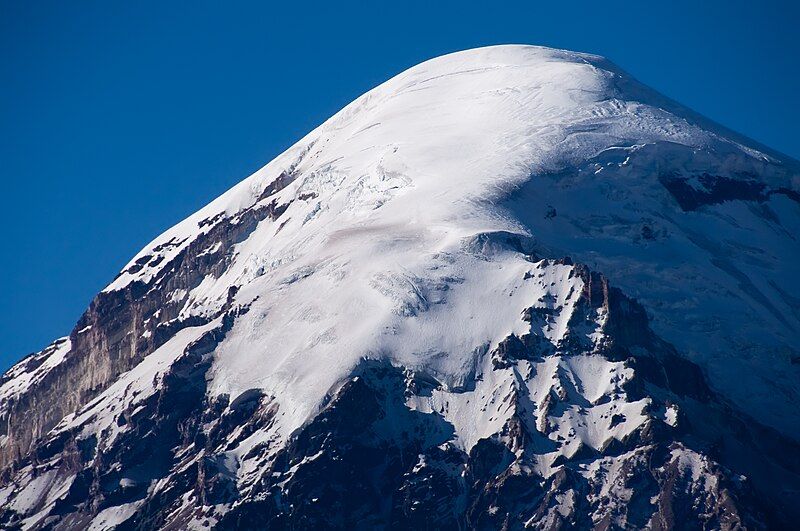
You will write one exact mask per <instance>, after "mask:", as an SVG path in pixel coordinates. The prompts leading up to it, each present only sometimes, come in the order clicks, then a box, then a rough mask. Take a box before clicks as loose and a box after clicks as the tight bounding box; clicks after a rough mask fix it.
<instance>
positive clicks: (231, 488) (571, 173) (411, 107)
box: [0, 46, 800, 529]
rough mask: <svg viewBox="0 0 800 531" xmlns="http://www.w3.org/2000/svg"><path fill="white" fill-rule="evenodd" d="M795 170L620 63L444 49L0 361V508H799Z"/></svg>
mask: <svg viewBox="0 0 800 531" xmlns="http://www.w3.org/2000/svg"><path fill="white" fill-rule="evenodd" d="M798 190H800V165H799V164H798V163H797V162H796V161H793V160H791V159H789V158H788V157H785V156H783V155H781V154H778V153H774V152H772V151H770V150H768V149H766V148H764V147H763V146H758V145H755V144H754V143H753V142H752V141H750V140H747V139H745V138H742V137H740V136H738V135H736V134H734V133H732V132H730V131H727V130H725V129H723V128H721V127H720V126H717V125H715V124H713V123H712V122H710V121H708V120H706V119H704V118H702V117H701V116H698V115H696V114H695V113H693V112H691V111H689V110H687V109H685V108H683V107H681V106H680V105H678V104H677V103H675V102H673V101H671V100H669V99H667V98H665V97H663V96H660V95H659V94H657V93H656V92H654V91H653V90H651V89H649V88H647V87H645V86H643V85H641V84H640V83H638V82H637V81H635V80H634V79H632V78H631V77H629V76H628V75H627V74H625V73H624V72H622V71H621V70H620V69H618V68H617V67H615V66H614V65H613V64H611V63H610V62H608V61H606V60H605V59H603V58H601V57H597V56H593V55H587V54H580V53H573V52H567V51H561V50H552V49H547V48H540V47H532V46H495V47H489V48H481V49H476V50H469V51H464V52H459V53H454V54H450V55H447V56H443V57H439V58H436V59H433V60H430V61H427V62H425V63H422V64H420V65H418V66H416V67H413V68H411V69H409V70H407V71H405V72H403V73H401V74H399V75H398V76H396V77H394V78H392V79H390V80H389V81H387V82H386V83H384V84H382V85H380V86H378V87H377V88H375V89H373V90H371V91H370V92H368V93H366V94H364V95H363V96H361V97H360V98H358V99H356V100H355V101H354V102H352V103H351V104H350V105H348V106H347V107H345V108H344V109H342V110H341V111H340V112H338V113H337V114H336V115H334V116H333V117H331V118H330V119H329V120H328V121H326V122H325V123H324V124H322V125H321V126H320V127H318V128H317V129H315V130H314V131H312V132H311V133H309V134H308V135H306V137H304V138H303V139H302V140H300V141H299V142H298V143H297V144H295V145H294V146H293V147H291V148H290V149H289V150H287V151H286V152H285V153H283V154H282V155H280V156H279V157H278V158H276V159H275V160H273V161H272V162H270V163H269V164H267V165H266V166H265V167H264V168H262V169H261V170H259V171H257V172H256V173H255V174H253V175H251V176H250V177H248V178H247V179H245V180H244V181H242V182H241V183H240V184H239V185H237V186H235V187H234V188H232V189H231V190H229V191H228V192H226V193H225V194H223V195H222V196H221V197H219V198H218V199H216V200H215V201H213V202H212V203H210V204H209V205H208V206H206V207H205V208H203V209H202V210H200V211H199V212H197V213H196V214H194V215H192V216H191V217H189V218H187V219H186V220H184V221H182V222H181V223H179V224H178V225H176V226H175V227H173V228H171V229H170V230H168V231H167V232H165V233H164V234H162V235H161V236H159V237H158V238H156V239H155V240H154V241H153V242H151V243H150V244H149V245H147V246H146V247H145V248H144V249H143V250H142V251H140V252H139V253H138V254H137V255H136V256H135V257H134V258H133V259H132V260H131V261H130V263H129V264H128V265H126V266H125V268H124V269H123V271H122V272H121V273H120V274H119V275H118V276H117V278H116V279H114V280H113V282H111V284H109V285H108V287H106V288H105V289H104V290H103V291H102V292H100V293H99V294H98V295H97V296H96V297H95V299H94V300H93V301H92V303H91V305H90V307H89V308H88V309H87V310H86V312H85V313H84V315H83V316H82V317H81V318H80V320H79V321H78V323H77V325H76V326H75V328H74V330H73V331H72V332H71V334H70V335H69V336H68V337H65V338H61V339H58V340H56V341H55V342H54V343H53V344H52V345H50V346H49V347H47V348H46V349H44V350H43V351H41V352H39V353H36V354H32V355H31V356H29V357H27V358H25V359H24V360H22V361H21V362H20V363H18V364H17V365H15V366H14V367H12V368H11V369H10V370H9V371H8V372H7V373H6V374H5V375H4V376H3V378H2V380H0V418H1V419H2V421H3V422H2V427H0V466H2V470H3V472H2V482H0V485H2V487H0V525H1V526H3V527H4V528H10V529H14V528H22V529H75V528H91V529H155V528H164V529H188V528H198V527H212V528H218V529H233V528H270V529H282V528H298V529H304V528H313V529H320V528H354V527H366V528H372V527H377V528H431V529H464V528H475V529H499V528H506V529H518V528H523V527H535V528H570V527H580V528H592V527H597V528H603V529H605V528H642V527H651V528H659V529H662V528H672V527H680V528H683V527H689V528H694V527H705V528H731V529H732V528H741V527H747V528H750V527H752V528H759V527H765V526H776V527H780V526H788V525H789V524H790V522H793V521H796V519H797V518H800V512H798V508H797V507H796V503H795V502H796V499H795V498H796V493H797V492H798V491H800V490H798V489H800V461H798V457H797V456H798V455H800V453H798V450H800V412H799V411H798V408H797V405H798V404H799V403H800V352H798V350H797V348H798V347H797V345H798V344H800V288H798V284H797V283H795V282H793V280H794V279H796V278H798V277H800V260H799V258H800V245H798V242H797V240H796V235H798V234H800V192H799V191H798Z"/></svg>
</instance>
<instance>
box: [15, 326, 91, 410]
mask: <svg viewBox="0 0 800 531" xmlns="http://www.w3.org/2000/svg"><path fill="white" fill-rule="evenodd" d="M83 331H84V330H81V332H83ZM71 348H72V344H71V342H70V339H69V338H68V337H62V338H59V339H56V340H55V341H53V343H51V344H50V346H48V347H47V348H45V349H44V350H42V351H41V352H38V353H36V354H32V355H31V356H28V357H27V358H25V359H23V360H22V361H20V362H19V363H17V364H16V365H14V366H13V367H11V368H10V369H9V370H8V371H7V372H6V373H5V374H4V375H3V381H2V383H0V404H3V405H5V406H7V405H8V404H9V403H10V402H11V401H12V400H13V399H14V397H17V396H19V395H21V394H23V393H24V392H25V391H27V390H28V388H30V387H31V386H32V385H35V384H36V382H38V381H41V380H42V379H43V378H44V377H45V376H46V375H47V373H49V372H50V371H51V370H52V369H53V368H54V367H56V366H58V365H59V364H60V363H61V362H62V361H64V360H65V359H66V357H67V355H68V354H69V352H70V349H71ZM31 367H32V368H31Z"/></svg>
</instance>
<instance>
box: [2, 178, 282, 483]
mask: <svg viewBox="0 0 800 531" xmlns="http://www.w3.org/2000/svg"><path fill="white" fill-rule="evenodd" d="M288 182H290V177H289V176H287V177H286V178H284V179H283V180H280V183H277V184H276V185H275V186H273V187H272V188H271V189H269V190H267V191H265V192H264V193H263V194H262V195H263V199H267V198H268V197H269V196H270V195H272V194H274V193H275V192H276V191H278V190H280V189H281V188H282V187H283V186H285V185H286V184H287V183H288ZM285 208H286V206H285V205H282V206H279V205H277V203H276V202H275V201H271V202H265V204H264V205H263V206H257V207H254V208H250V209H247V210H244V211H243V212H241V213H239V214H237V215H235V216H233V217H230V218H228V217H224V216H222V217H217V218H215V219H207V220H203V221H201V223H200V225H201V226H204V227H206V230H205V232H203V233H202V234H201V236H200V237H198V238H197V239H195V240H193V241H192V242H190V243H189V244H188V245H186V246H185V247H183V248H182V249H181V250H180V252H178V253H177V255H176V256H174V257H173V258H172V259H171V260H169V262H166V263H161V260H162V257H161V256H160V255H159V252H160V251H164V250H165V248H169V247H171V246H179V245H180V244H181V243H183V242H180V241H170V242H168V243H167V244H161V245H159V246H156V247H154V248H153V250H152V254H147V255H145V256H143V257H142V258H141V259H139V260H137V261H136V262H135V263H134V264H133V265H132V266H131V267H129V268H128V269H127V270H125V271H123V272H122V273H120V274H124V273H126V272H128V273H130V272H136V271H139V270H141V268H142V267H144V266H151V267H152V266H154V265H158V266H159V268H158V274H157V275H156V276H154V277H153V278H152V279H149V281H148V282H142V281H134V282H131V283H129V284H128V285H126V286H125V287H124V288H123V289H120V290H113V291H103V292H101V293H99V294H98V295H97V296H96V297H95V299H94V300H93V301H92V302H91V304H90V305H89V308H88V309H87V310H86V312H85V313H84V314H83V315H82V316H81V318H80V319H79V321H78V323H77V324H76V325H75V328H74V329H73V331H72V333H71V334H70V336H69V342H70V348H69V351H68V353H66V354H65V355H64V356H63V360H62V361H60V362H59V363H57V364H54V365H53V366H52V367H50V368H49V369H48V370H47V371H46V372H43V373H42V374H41V375H39V377H38V378H37V379H34V380H32V381H31V383H30V385H29V386H27V387H25V388H23V389H19V390H15V391H14V392H13V393H10V396H8V397H5V398H4V400H3V402H2V403H0V421H2V422H0V436H4V437H5V438H4V439H2V441H3V443H2V444H1V445H0V471H2V470H5V469H7V468H8V467H9V466H13V463H14V461H16V460H19V459H20V458H22V457H24V456H25V454H26V453H27V452H28V451H29V449H30V447H31V444H32V443H33V442H34V441H36V440H37V439H38V438H39V437H41V436H42V435H44V434H46V433H47V432H48V431H49V430H50V429H51V428H53V426H55V425H56V423H58V421H60V420H61V419H62V418H64V417H65V416H67V415H69V414H71V413H74V412H76V411H77V410H78V409H80V407H81V406H83V405H85V404H87V403H88V402H90V401H91V400H92V399H93V398H95V397H96V396H97V395H98V394H99V393H100V392H102V391H103V390H104V389H106V388H107V387H108V385H109V384H110V383H112V382H113V381H114V379H115V378H116V377H117V376H119V375H120V374H122V373H123V372H125V371H128V370H130V369H131V368H133V367H135V366H136V365H137V364H138V363H139V362H141V361H142V360H143V359H144V358H145V357H146V356H148V355H149V354H150V353H152V352H153V351H154V350H156V349H157V348H158V347H160V346H161V345H163V344H164V343H165V342H167V340H169V339H170V338H172V337H174V335H175V334H176V333H177V332H178V331H180V330H181V329H183V328H186V327H195V326H199V325H202V324H206V323H208V322H211V321H212V320H213V319H214V318H216V317H217V316H218V315H221V314H223V313H224V312H225V311H227V310H228V309H229V305H230V301H231V300H232V297H233V295H234V294H235V290H236V288H235V287H231V288H230V293H229V297H228V300H227V301H226V303H225V304H223V305H221V306H220V307H219V308H218V309H217V310H216V311H215V312H213V313H208V314H198V313H187V312H182V309H183V307H184V302H185V298H186V296H187V294H188V293H190V292H191V291H192V290H193V289H195V288H196V287H197V286H198V285H200V283H201V282H202V281H203V279H204V278H206V277H208V276H211V277H218V276H219V275H220V274H221V273H222V272H223V271H224V270H225V268H226V266H227V264H228V259H229V258H230V254H231V252H232V249H233V247H234V246H235V245H236V244H237V243H239V242H241V241H243V240H244V239H246V238H247V236H248V235H249V234H250V233H251V232H252V231H253V230H254V229H255V227H256V226H257V225H258V224H259V223H260V222H262V221H264V220H271V221H275V220H276V219H277V218H278V217H279V216H280V214H281V213H282V212H283V211H284V210H285ZM57 346H58V343H56V344H54V345H53V346H51V347H48V349H45V350H44V351H43V352H42V353H40V354H36V355H32V356H31V357H30V358H29V359H28V360H26V361H23V362H21V363H20V365H19V366H17V367H15V368H14V369H12V370H11V371H10V373H12V374H15V377H17V378H19V376H20V375H19V374H16V373H22V374H24V373H32V372H33V371H35V370H36V369H37V368H38V365H37V364H41V360H40V358H42V357H43V356H46V355H47V354H48V351H49V350H53V349H55V348H56V347H57ZM37 360H38V361H37ZM7 379H8V378H7ZM0 388H2V382H0ZM0 473H2V472H0Z"/></svg>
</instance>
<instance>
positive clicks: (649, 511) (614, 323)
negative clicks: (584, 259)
mask: <svg viewBox="0 0 800 531" xmlns="http://www.w3.org/2000/svg"><path fill="white" fill-rule="evenodd" d="M551 262H552V264H554V265H564V264H567V265H568V266H569V267H570V272H569V273H568V275H570V276H575V277H577V278H580V279H581V281H582V285H583V286H584V288H583V289H582V291H581V292H580V294H579V295H578V297H579V300H578V301H576V304H575V305H574V307H573V310H572V313H571V315H570V320H569V321H570V325H571V326H570V332H569V333H567V334H565V335H564V336H563V337H561V338H560V339H558V340H556V341H548V340H546V339H544V338H543V337H542V336H541V335H539V332H537V331H538V330H541V328H539V327H538V326H533V325H532V326H531V332H530V333H528V334H524V335H522V336H521V337H516V336H513V335H512V336H509V337H508V338H507V340H505V341H503V342H502V343H501V344H500V345H498V346H497V348H495V349H493V350H492V351H490V352H487V353H486V361H487V365H486V367H487V371H488V372H485V373H482V374H480V375H478V376H476V377H477V382H476V384H475V386H473V387H472V389H460V390H452V389H448V388H446V387H445V386H443V384H441V383H439V382H438V381H437V380H436V379H435V378H432V377H431V376H430V375H425V374H422V373H418V372H415V371H413V370H408V369H404V368H402V367H396V366H392V365H391V364H388V363H386V362H383V361H367V360H365V361H364V362H363V363H362V364H361V365H360V366H359V367H358V368H357V369H356V370H355V371H354V373H353V374H352V375H351V377H350V378H348V379H347V380H346V381H345V382H344V383H343V384H342V385H341V386H340V387H338V388H337V389H333V390H331V395H330V399H329V401H328V403H327V404H326V405H325V406H324V407H323V409H322V410H321V411H320V412H319V413H318V414H317V415H316V416H315V417H314V418H313V419H312V420H311V421H310V422H309V423H308V424H306V425H305V426H303V427H302V429H300V430H299V431H297V432H296V433H294V434H293V435H292V436H291V437H290V438H289V439H288V440H280V439H276V438H274V437H270V436H269V435H268V434H269V433H271V430H272V428H273V427H274V425H275V422H276V420H277V418H278V417H279V416H280V412H279V408H278V407H277V405H276V404H275V403H274V401H273V400H272V398H271V397H269V396H265V395H264V394H263V393H262V392H261V391H259V390H257V389H254V390H252V391H250V392H246V393H244V394H242V395H241V396H238V397H235V399H233V400H232V399H230V398H229V397H227V396H222V397H218V398H212V397H211V396H209V394H208V393H207V390H206V379H207V377H206V373H207V372H208V370H209V368H210V363H211V360H212V354H213V351H214V349H215V348H216V345H218V344H219V342H220V341H221V340H222V339H223V338H224V337H225V334H226V333H227V331H228V330H230V328H231V327H232V325H233V323H234V322H235V319H236V318H237V315H240V314H242V313H244V312H246V311H247V309H246V308H239V309H229V310H227V311H226V312H225V313H224V315H223V316H222V317H221V318H220V319H218V320H217V323H216V324H214V325H213V326H209V327H208V329H207V331H206V332H204V333H203V334H202V335H201V336H200V338H199V339H197V340H195V341H193V342H192V343H190V344H189V345H188V346H187V347H186V348H185V349H184V350H183V353H182V354H181V355H180V356H178V357H177V358H176V359H175V361H174V362H172V363H171V366H170V367H169V369H168V370H167V372H166V373H165V375H164V377H163V378H161V379H160V383H159V386H158V391H157V392H156V393H154V394H153V395H151V396H149V397H147V398H145V399H144V400H143V401H142V402H139V403H136V404H131V405H130V406H128V407H127V408H126V409H124V410H123V411H121V412H120V413H119V414H118V415H117V417H116V420H115V421H114V425H113V426H109V427H108V428H106V429H105V430H103V431H102V432H100V435H99V437H98V436H91V437H87V436H86V431H85V429H84V428H85V426H86V423H90V422H91V421H92V418H93V417H87V419H86V420H85V421H84V424H78V425H76V426H74V427H71V428H69V429H60V430H59V429H56V430H55V432H54V433H52V434H51V435H49V436H48V437H46V438H44V439H42V440H41V441H39V442H37V443H35V444H34V447H33V450H32V451H31V452H30V453H29V454H27V455H26V456H25V457H24V458H23V459H22V460H21V461H20V462H19V463H18V464H17V466H16V467H15V468H16V471H14V472H7V473H6V485H7V486H6V487H5V488H6V490H5V491H4V492H5V496H6V498H7V500H9V501H10V502H11V503H9V502H7V503H6V505H5V506H4V507H5V509H3V511H2V512H0V523H1V524H2V525H3V527H4V528H7V529H15V528H22V527H26V524H25V521H26V520H25V518H29V517H30V516H31V515H32V514H37V521H38V522H39V524H38V525H39V526H41V527H42V528H47V529H72V528H76V527H84V526H87V525H88V524H89V522H90V521H93V520H96V519H98V518H100V519H101V520H102V518H107V519H108V521H113V522H114V525H115V526H116V528H117V529H155V528H164V529H184V528H186V527H188V526H189V525H190V524H191V525H206V526H213V527H214V528H217V529H243V528H248V529H257V528H269V529H342V528H361V527H370V528H387V529H388V528H417V527H425V528H436V529H456V528H460V529H464V528H469V529H498V528H504V529H522V528H529V527H536V528H547V529H565V528H574V527H580V528H597V529H608V528H643V527H648V528H653V529H675V528H682V527H685V526H688V527H692V528H693V527H704V528H715V529H740V528H763V527H766V526H768V525H769V526H775V527H782V526H786V525H788V523H789V522H791V521H792V518H796V517H797V515H796V514H794V511H795V509H793V508H792V506H791V500H790V499H787V498H785V499H780V497H777V498H775V497H774V496H773V495H772V494H770V489H769V484H768V482H769V478H770V477H772V474H774V473H776V471H779V473H780V474H782V476H783V477H784V481H786V483H785V484H787V485H788V484H796V485H800V474H799V473H798V472H800V468H798V467H797V465H796V464H795V463H793V462H792V461H791V460H786V459H784V458H782V457H779V456H790V455H797V454H796V451H797V450H798V448H796V446H794V445H793V444H792V443H791V442H789V441H787V440H784V439H781V438H780V437H779V436H777V435H776V434H774V433H770V430H769V429H767V428H764V427H763V426H760V425H759V424H758V423H757V422H755V421H754V420H753V419H747V418H745V417H744V416H743V415H742V414H740V413H737V412H735V411H733V410H732V409H730V408H729V407H728V406H726V405H725V404H724V401H721V400H720V398H719V397H717V396H715V395H714V393H713V392H712V391H711V390H710V389H709V388H708V387H707V385H706V384H705V380H704V376H703V374H702V371H701V370H700V369H699V368H698V367H697V366H696V365H694V364H692V363H690V362H688V361H685V359H683V358H681V357H680V356H679V355H678V354H677V353H676V352H675V351H674V349H673V348H672V347H671V346H670V345H669V344H667V343H666V342H664V341H662V340H660V339H659V338H658V337H657V336H656V335H655V334H654V333H653V332H652V330H651V329H650V328H649V326H648V321H647V317H646V314H645V312H644V310H643V309H642V308H641V306H640V305H638V303H636V302H635V301H634V300H631V299H629V298H627V297H626V296H625V295H624V294H622V293H621V292H620V291H619V290H618V289H616V288H614V287H613V286H610V285H609V283H608V281H607V279H606V278H605V277H603V276H602V275H599V274H597V273H595V272H592V271H590V270H589V269H588V268H586V267H585V266H582V265H573V264H572V262H571V261H570V260H568V259H567V260H557V261H551ZM536 310H537V309H536V307H535V306H534V307H532V308H531V310H529V311H527V312H526V315H525V316H523V317H524V318H525V319H526V320H527V321H529V322H532V323H533V321H535V320H536V319H544V320H547V319H553V318H554V317H555V316H556V314H557V313H558V312H557V310H553V311H536ZM598 316H599V317H598ZM598 318H599V319H600V321H599V322H600V327H601V330H602V337H601V338H600V337H595V339H594V340H593V341H590V340H588V339H587V338H586V337H581V336H580V334H578V333H577V332H578V331H579V330H581V328H582V327H584V326H585V325H586V324H587V323H595V324H597V323H598ZM587 371H589V372H587ZM589 373H591V374H593V375H594V376H595V377H596V380H594V381H592V382H591V383H590V382H589V381H586V380H585V378H586V375H587V374H589ZM548 375H552V376H548ZM534 382H535V383H534ZM544 382H548V383H547V385H546V386H545V385H543V384H544ZM484 384H486V385H488V387H486V386H484ZM589 386H591V388H590V387H589ZM490 393H495V396H493V397H490V398H487V395H488V394H490ZM465 400H466V402H469V401H470V400H475V401H477V404H478V405H479V406H480V407H479V410H480V411H482V412H483V413H485V414H487V415H491V416H492V417H493V418H494V419H495V420H497V421H499V422H497V423H496V426H497V429H496V430H495V431H494V432H492V433H487V434H485V436H483V437H480V438H479V439H477V440H476V441H474V442H469V441H467V440H466V439H464V436H463V434H459V433H458V422H457V420H456V419H454V418H453V417H452V414H453V410H454V408H456V406H457V404H458V403H462V404H463V403H465V402H464V401H465ZM476 407H477V406H476ZM476 411H477V410H476ZM480 414H482V413H480ZM476 421H477V419H476ZM587 426H591V430H590V431H591V432H593V434H594V435H592V434H590V432H583V430H584V429H585V428H586V427H587ZM600 432H606V433H607V435H606V436H604V437H608V438H600V439H598V438H597V437H596V436H595V435H597V433H600ZM253 441H260V442H255V443H254V442H253ZM733 441H735V442H733ZM766 446H770V449H769V450H768V449H767V448H765V447H766ZM743 456H746V459H745V460H744V461H743V459H742V458H743ZM759 469H762V472H760V473H759ZM744 470H747V474H746V475H743V474H742V472H743V471H744ZM42 478H46V480H47V481H48V482H49V483H50V484H51V485H60V486H59V487H58V489H57V491H58V493H60V494H57V495H56V497H55V498H53V499H42V500H39V501H38V502H37V504H34V505H33V506H27V507H26V506H25V503H24V501H23V500H24V497H25V496H26V488H28V487H27V486H28V485H30V484H31V483H32V482H35V481H39V480H42ZM13 500H18V501H19V502H17V501H13ZM15 507H22V508H24V510H18V509H15ZM104 515H105V516H104Z"/></svg>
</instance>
